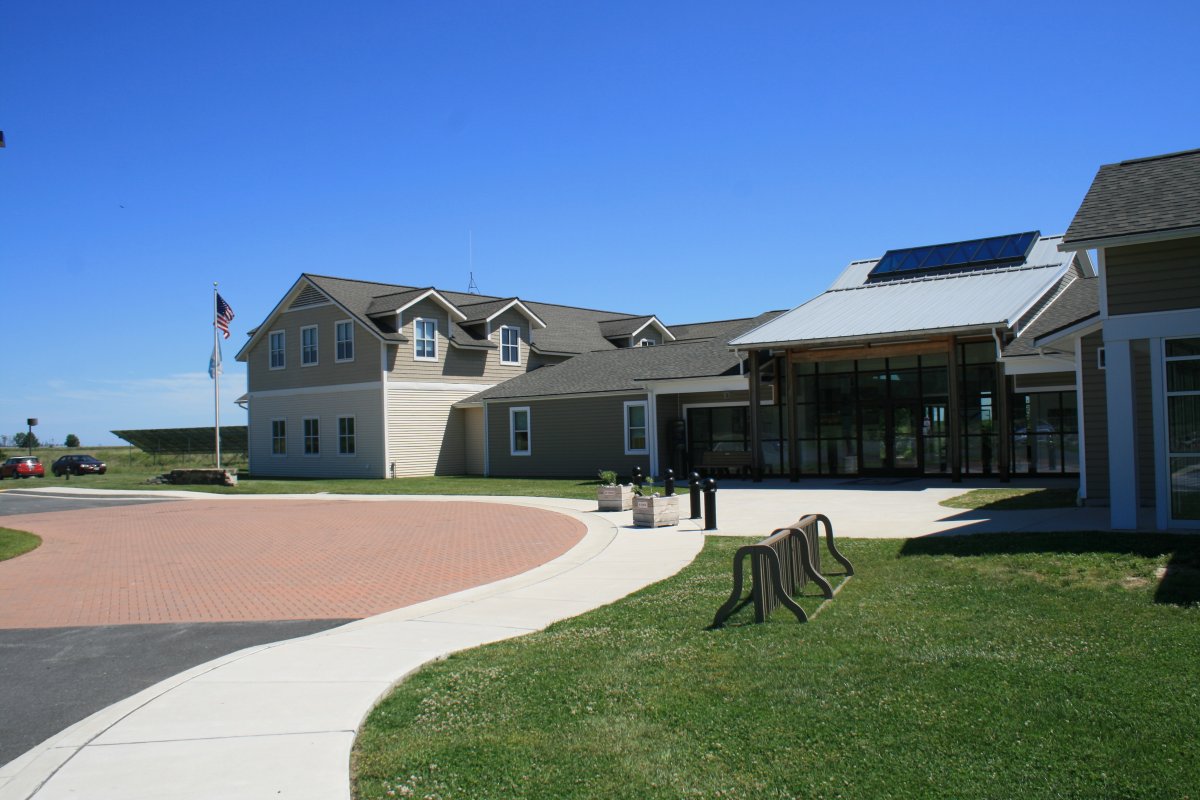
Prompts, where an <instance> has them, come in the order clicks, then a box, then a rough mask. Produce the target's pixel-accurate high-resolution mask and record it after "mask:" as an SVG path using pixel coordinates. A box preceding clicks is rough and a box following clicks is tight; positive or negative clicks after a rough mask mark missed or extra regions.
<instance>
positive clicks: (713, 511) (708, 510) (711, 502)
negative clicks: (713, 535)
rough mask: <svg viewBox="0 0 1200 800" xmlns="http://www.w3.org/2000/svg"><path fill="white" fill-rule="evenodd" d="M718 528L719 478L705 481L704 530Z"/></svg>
mask: <svg viewBox="0 0 1200 800" xmlns="http://www.w3.org/2000/svg"><path fill="white" fill-rule="evenodd" d="M716 529H717V479H716V478H709V479H708V480H706V481H704V530H706V531H715V530H716Z"/></svg>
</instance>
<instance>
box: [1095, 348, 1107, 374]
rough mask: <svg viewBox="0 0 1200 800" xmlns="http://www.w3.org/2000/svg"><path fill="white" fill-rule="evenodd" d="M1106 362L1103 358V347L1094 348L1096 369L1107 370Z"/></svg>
mask: <svg viewBox="0 0 1200 800" xmlns="http://www.w3.org/2000/svg"><path fill="white" fill-rule="evenodd" d="M1107 367H1108V362H1107V361H1106V360H1105V358H1104V346H1103V345H1101V346H1100V347H1097V348H1096V369H1107Z"/></svg>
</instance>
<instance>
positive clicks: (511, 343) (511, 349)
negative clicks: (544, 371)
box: [500, 325, 521, 364]
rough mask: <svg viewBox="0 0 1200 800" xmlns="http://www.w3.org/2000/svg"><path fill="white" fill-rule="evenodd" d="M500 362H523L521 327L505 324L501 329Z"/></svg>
mask: <svg viewBox="0 0 1200 800" xmlns="http://www.w3.org/2000/svg"><path fill="white" fill-rule="evenodd" d="M500 363H501V364H520V363H521V329H520V328H514V327H513V326H511V325H505V326H504V327H502V328H501V329H500Z"/></svg>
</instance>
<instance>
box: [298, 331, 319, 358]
mask: <svg viewBox="0 0 1200 800" xmlns="http://www.w3.org/2000/svg"><path fill="white" fill-rule="evenodd" d="M316 364H317V326H316V325H305V326H304V327H303V328H301V329H300V366H302V367H312V366H316Z"/></svg>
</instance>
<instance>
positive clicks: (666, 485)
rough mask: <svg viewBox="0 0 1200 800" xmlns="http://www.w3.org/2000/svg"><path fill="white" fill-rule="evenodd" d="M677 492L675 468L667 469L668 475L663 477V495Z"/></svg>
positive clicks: (668, 495)
mask: <svg viewBox="0 0 1200 800" xmlns="http://www.w3.org/2000/svg"><path fill="white" fill-rule="evenodd" d="M673 494H675V470H673V469H669V468H668V469H667V477H665V478H663V497H670V496H671V495H673Z"/></svg>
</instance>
